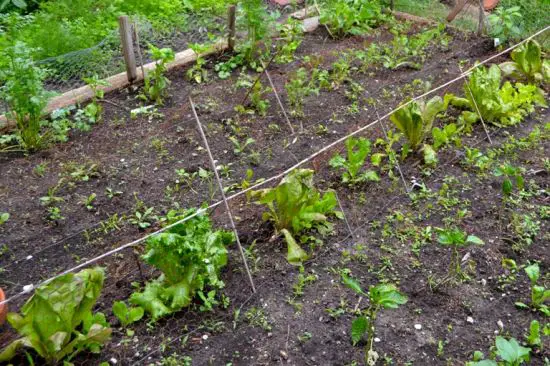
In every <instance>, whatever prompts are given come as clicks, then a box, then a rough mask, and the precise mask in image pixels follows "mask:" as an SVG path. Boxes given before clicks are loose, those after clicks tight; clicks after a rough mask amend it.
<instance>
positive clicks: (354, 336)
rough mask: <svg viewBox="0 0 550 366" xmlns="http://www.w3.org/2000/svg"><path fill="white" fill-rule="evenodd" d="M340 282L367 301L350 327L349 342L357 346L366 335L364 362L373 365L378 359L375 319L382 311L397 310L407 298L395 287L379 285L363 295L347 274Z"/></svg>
mask: <svg viewBox="0 0 550 366" xmlns="http://www.w3.org/2000/svg"><path fill="white" fill-rule="evenodd" d="M342 282H343V283H344V284H345V285H346V286H347V287H349V288H350V289H352V290H353V291H355V293H357V294H358V295H360V296H364V297H366V298H367V299H368V300H369V306H368V307H367V308H366V309H363V310H361V311H360V315H359V316H358V317H357V318H355V320H354V321H353V323H352V325H351V340H352V342H353V345H354V346H355V345H357V344H358V343H359V342H360V341H361V339H362V338H363V337H364V336H365V334H366V335H367V347H368V348H367V353H366V355H365V360H366V363H367V365H375V364H376V361H377V359H378V357H379V356H378V353H377V352H376V351H374V348H373V342H374V334H375V325H376V317H377V316H378V313H379V312H380V310H382V309H397V308H398V307H399V305H403V304H405V303H407V301H408V298H407V296H405V295H403V294H402V293H400V292H399V290H398V289H397V287H396V286H395V285H392V284H385V283H381V284H378V285H376V286H371V287H370V288H369V293H368V294H367V293H365V292H364V291H363V289H362V288H361V285H360V284H359V282H358V281H357V280H355V279H353V278H351V277H349V276H348V275H347V274H345V273H342Z"/></svg>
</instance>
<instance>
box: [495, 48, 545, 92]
mask: <svg viewBox="0 0 550 366" xmlns="http://www.w3.org/2000/svg"><path fill="white" fill-rule="evenodd" d="M511 58H512V61H508V62H504V63H501V64H500V65H499V67H500V69H501V70H502V73H503V74H504V75H505V76H511V77H513V78H517V79H523V80H527V82H529V83H541V82H549V81H550V61H549V60H545V59H544V58H543V56H542V48H541V46H540V44H539V43H538V42H537V41H535V40H534V39H531V40H529V41H528V42H527V43H524V44H523V45H521V46H520V47H518V48H516V49H515V50H514V51H512V54H511Z"/></svg>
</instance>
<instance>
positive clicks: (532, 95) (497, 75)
mask: <svg viewBox="0 0 550 366" xmlns="http://www.w3.org/2000/svg"><path fill="white" fill-rule="evenodd" d="M501 81H502V73H501V71H500V68H499V67H498V66H497V65H492V66H491V67H490V68H489V69H487V68H485V67H483V66H480V67H478V68H476V69H475V70H474V71H473V72H472V74H471V75H470V78H469V79H468V81H467V82H466V83H465V85H464V94H465V95H466V98H458V97H456V96H453V95H450V94H449V95H446V96H445V101H446V102H450V103H451V104H452V105H454V106H455V107H459V108H464V109H468V110H467V111H464V112H463V113H462V115H461V117H460V120H461V121H462V122H463V123H464V122H465V123H466V124H468V125H470V124H473V123H475V122H477V121H478V120H479V114H481V116H482V117H483V119H484V120H485V121H486V122H489V123H492V124H494V125H496V126H498V127H503V126H512V125H515V124H518V123H520V122H521V121H522V120H523V118H524V117H525V116H527V115H528V114H529V113H531V112H533V111H534V105H540V106H544V107H546V101H545V97H544V92H543V91H542V90H541V89H540V88H538V87H537V86H536V85H533V84H522V83H516V84H515V85H512V84H511V83H510V82H508V81H507V82H505V83H504V85H503V86H502V87H501V86H500V85H501ZM476 106H477V107H476ZM478 109H479V113H478V112H477V111H478Z"/></svg>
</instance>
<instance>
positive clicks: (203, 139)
mask: <svg viewBox="0 0 550 366" xmlns="http://www.w3.org/2000/svg"><path fill="white" fill-rule="evenodd" d="M189 102H190V103H191V109H192V110H193V115H194V116H195V120H196V121H197V127H198V129H199V133H200V135H201V137H202V141H203V142H204V147H206V151H207V152H208V158H209V159H210V164H211V165H212V170H214V175H215V177H216V180H217V181H218V187H219V188H220V192H221V194H222V199H223V203H224V205H225V209H226V211H227V216H229V222H230V223H231V228H232V229H233V232H234V233H235V239H236V240H237V246H238V247H239V251H240V252H241V257H242V259H243V263H244V268H245V269H246V273H247V275H248V280H249V281H250V286H252V292H254V293H255V292H256V287H255V286H254V280H253V279H252V274H251V273H250V269H249V268H248V261H247V260H246V256H245V255H244V250H243V247H242V245H241V240H240V239H239V233H238V232H237V227H236V226H235V222H234V221H233V214H232V213H231V209H230V208H229V203H227V198H226V197H225V193H224V190H223V185H222V181H221V179H220V175H219V174H218V170H217V169H216V163H215V162H214V157H213V156H212V151H211V150H210V146H209V145H208V140H207V139H206V135H205V134H204V131H203V129H202V125H201V121H200V120H199V116H198V115H197V110H196V109H195V104H194V103H193V99H191V97H189Z"/></svg>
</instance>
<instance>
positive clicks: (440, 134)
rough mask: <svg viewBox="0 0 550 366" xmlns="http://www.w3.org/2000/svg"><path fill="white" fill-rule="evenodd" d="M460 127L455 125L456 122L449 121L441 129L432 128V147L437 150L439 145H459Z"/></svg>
mask: <svg viewBox="0 0 550 366" xmlns="http://www.w3.org/2000/svg"><path fill="white" fill-rule="evenodd" d="M460 132H461V128H460V127H458V126H457V125H456V123H449V124H448V125H446V126H445V127H443V128H442V129H441V128H439V127H434V128H433V129H432V137H433V142H434V145H433V147H434V149H435V150H439V149H440V148H441V147H444V146H447V145H449V144H451V143H454V144H455V146H457V147H459V146H460V143H461V140H460Z"/></svg>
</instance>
